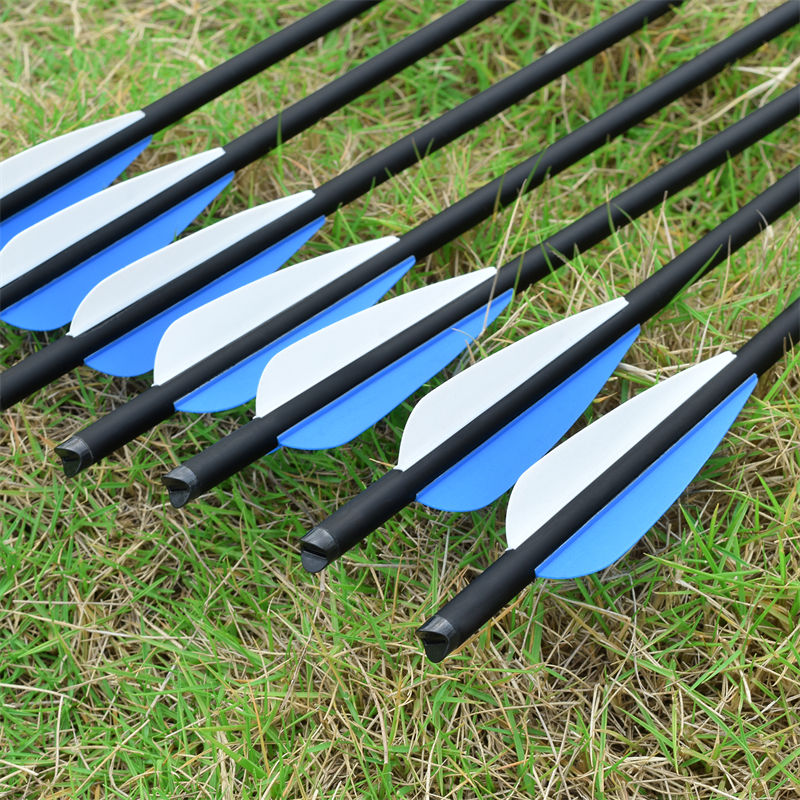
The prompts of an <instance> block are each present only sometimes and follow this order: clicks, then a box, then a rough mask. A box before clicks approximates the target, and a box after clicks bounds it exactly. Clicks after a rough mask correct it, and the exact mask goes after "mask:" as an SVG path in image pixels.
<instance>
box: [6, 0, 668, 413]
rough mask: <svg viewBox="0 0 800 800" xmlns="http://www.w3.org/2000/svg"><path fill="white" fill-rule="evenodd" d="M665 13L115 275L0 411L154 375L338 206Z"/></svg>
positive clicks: (613, 28) (601, 28) (563, 56)
mask: <svg viewBox="0 0 800 800" xmlns="http://www.w3.org/2000/svg"><path fill="white" fill-rule="evenodd" d="M670 6H671V3H670V2H669V1H668V0H659V2H652V0H642V1H640V2H638V3H635V4H634V5H632V6H630V7H629V8H627V9H625V10H624V11H621V12H620V13H619V14H616V15H614V16H612V17H611V18H609V19H608V20H605V21H604V22H602V23H600V24H599V25H597V26H595V27H594V28H592V29H590V30H588V31H586V32H585V33H583V34H581V35H580V36H578V37H576V38H575V39H573V40H571V41H569V42H566V43H564V44H563V45H561V46H560V47H558V48H557V49H555V50H553V51H551V52H549V53H547V54H546V55H545V56H543V57H542V58H540V59H538V60H536V61H534V62H533V63H532V64H530V65H528V66H527V67H524V68H523V69H521V70H519V71H518V72H516V73H515V74H513V75H511V76H509V77H507V78H505V79H504V80H501V81H499V82H498V83H497V84H495V85H494V86H492V87H490V88H489V89H486V90H485V91H483V92H481V93H479V94H478V95H476V96H474V97H473V98H471V99H470V100H467V101H466V102H464V103H462V104H460V105H458V106H456V107H455V108H453V109H451V110H450V111H448V112H446V113H445V114H443V115H442V116H441V117H439V118H437V119H435V120H433V121H431V122H429V123H427V124H426V125H423V126H422V127H421V128H420V129H418V130H417V131H415V132H413V133H410V134H408V135H407V136H405V137H403V138H401V139H400V140H398V141H397V142H395V143H394V144H392V145H390V146H389V147H387V148H385V149H384V150H382V151H380V152H378V153H376V154H375V155H373V156H371V157H369V158H367V159H366V160H364V161H362V162H361V163H360V164H357V165H356V166H354V167H352V168H351V169H349V170H347V171H346V172H344V173H342V174H341V175H339V176H337V177H336V178H333V180H331V181H328V183H326V184H324V185H322V186H320V187H318V188H317V189H315V190H314V191H313V192H304V193H299V194H297V195H293V196H291V197H287V198H283V199H281V200H277V201H274V202H273V203H267V204H265V205H264V206H261V207H260V208H261V209H262V210H261V211H256V210H250V211H246V212H243V214H240V215H238V217H239V218H240V219H242V220H245V219H247V220H248V222H247V223H245V222H244V221H243V222H241V223H238V222H230V223H228V222H225V223H222V222H221V223H217V224H216V225H213V226H211V227H210V228H209V229H208V233H206V232H205V231H202V232H200V233H197V234H194V235H193V236H189V237H186V238H185V239H182V240H180V241H178V242H175V243H173V244H171V245H168V246H167V247H166V248H162V249H161V250H158V251H156V252H155V253H152V254H150V255H148V256H145V257H144V258H142V259H140V260H139V261H137V262H134V263H133V264H130V265H129V266H127V267H125V268H123V269H121V270H119V271H117V272H116V273H114V275H112V276H109V277H108V278H106V279H105V280H104V281H101V282H100V283H99V284H98V285H97V286H96V287H95V288H94V289H93V290H92V291H90V292H89V293H88V294H87V295H86V297H84V299H83V300H82V301H81V303H80V305H79V307H78V309H77V311H76V313H75V315H74V316H73V322H72V327H71V329H70V331H69V335H67V336H64V337H62V338H61V339H59V340H57V341H56V342H53V343H51V344H49V345H48V346H46V347H44V348H43V349H42V350H39V351H38V352H37V353H35V354H34V355H32V356H30V357H28V358H26V359H25V360H23V361H22V362H20V363H19V364H16V365H14V366H12V367H11V368H10V369H8V370H7V371H6V372H4V373H3V374H2V376H0V408H9V407H10V406H11V405H13V404H14V403H16V402H18V401H19V400H21V399H23V398H24V397H26V396H28V395H29V394H30V393H31V392H33V391H35V390H36V389H39V388H41V387H43V386H46V385H47V384H48V383H49V382H50V381H52V380H54V379H55V378H57V377H58V376H59V375H63V374H65V373H66V372H67V371H69V370H70V369H73V368H74V367H76V366H77V365H79V364H80V363H81V362H82V361H84V360H85V361H86V363H87V364H89V366H91V367H93V368H95V369H99V370H103V371H105V372H109V373H111V374H115V375H125V376H132V375H138V374H142V373H145V372H147V371H148V370H150V369H152V368H153V364H154V361H155V354H156V349H157V346H158V342H159V340H160V339H161V337H162V336H163V334H164V332H165V331H166V329H167V327H168V326H169V325H170V323H172V322H173V321H174V320H176V319H177V318H178V317H180V316H181V315H183V314H185V313H187V312H188V311H190V310H192V309H194V308H197V307H199V306H201V305H203V304H204V303H206V302H209V301H210V300H212V299H214V298H216V297H219V296H221V295H223V294H225V293H226V292H228V291H230V290H232V289H235V288H237V287H239V286H242V285H244V284H246V283H248V282H249V281H252V280H254V279H256V278H259V277H262V276H264V275H266V274H268V273H270V272H272V271H274V270H275V269H277V268H278V267H279V266H280V265H281V264H282V263H283V262H284V261H286V260H287V259H288V258H289V257H290V256H291V255H292V254H293V253H294V251H295V250H297V249H298V248H299V247H301V246H302V244H303V243H304V242H305V241H306V240H307V239H308V238H309V237H310V236H311V235H313V233H314V231H316V230H317V229H318V228H319V227H320V225H322V224H323V221H324V218H325V216H326V215H328V214H330V213H333V212H334V211H335V210H336V209H337V208H338V207H339V206H340V205H342V204H344V203H347V202H350V201H351V200H354V199H355V198H357V197H359V196H360V195H362V194H364V193H366V192H369V191H370V190H371V189H372V188H373V187H374V186H376V185H378V184H380V183H382V182H384V181H386V180H388V179H389V178H390V177H391V176H392V175H396V174H398V173H399V172H401V171H402V170H403V169H405V168H406V167H408V166H411V165H412V164H415V163H417V162H418V161H419V160H420V159H421V158H423V157H425V156H426V155H429V154H430V153H433V152H435V151H436V150H438V149H439V148H441V147H444V146H445V145H446V144H448V143H449V142H451V141H453V140H454V139H456V138H458V137H459V136H461V135H462V134H464V133H466V132H467V131H469V130H471V129H472V128H474V127H476V126H477V125H480V124H481V123H483V122H485V121H487V120H488V119H491V118H492V117H493V116H495V115H496V114H499V113H500V112H501V111H503V110H504V109H506V108H508V107H509V106H511V105H513V104H514V103H517V102H519V101H521V100H522V99H524V98H525V97H527V96H528V95H529V94H530V93H532V92H534V91H536V90H538V89H540V88H542V87H543V86H546V85H547V84H548V83H549V82H551V81H552V80H554V79H556V78H557V77H559V76H560V75H563V74H564V73H565V72H567V71H568V70H570V69H572V68H573V67H575V66H577V65H579V64H581V63H583V62H584V61H586V60H588V59H589V58H591V57H593V56H594V55H597V54H598V53H600V52H602V51H603V50H604V49H606V48H607V47H609V46H610V45H611V44H613V43H615V42H617V41H619V40H621V39H623V38H624V37H625V36H627V35H629V34H630V33H632V32H634V31H635V30H637V28H639V27H640V26H641V25H642V24H643V23H644V22H645V21H649V20H651V19H653V18H654V17H655V16H658V15H659V14H663V13H665V12H666V11H667V10H669V8H670ZM262 215H263V216H262ZM259 219H260V220H261V223H260V224H256V223H257V222H258V220H259ZM250 223H253V225H252V226H251V224H250ZM212 231H213V233H212ZM234 233H235V234H236V235H233V234H234ZM194 243H196V245H197V246H195V244H194Z"/></svg>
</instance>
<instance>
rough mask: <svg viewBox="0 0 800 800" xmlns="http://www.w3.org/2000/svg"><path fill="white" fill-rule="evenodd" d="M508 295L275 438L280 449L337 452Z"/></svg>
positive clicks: (459, 345)
mask: <svg viewBox="0 0 800 800" xmlns="http://www.w3.org/2000/svg"><path fill="white" fill-rule="evenodd" d="M512 294H513V292H512V290H510V289H509V291H507V292H505V293H504V294H502V295H500V296H499V297H496V298H495V299H494V300H493V301H492V304H491V307H490V308H489V309H488V310H487V309H486V308H481V309H479V310H478V311H475V312H473V313H472V314H470V315H469V316H468V317H465V318H464V319H462V320H461V321H460V322H458V323H457V324H456V325H454V326H453V327H452V328H450V329H448V330H447V331H444V332H443V333H440V334H439V335H438V336H436V337H434V338H433V339H431V340H430V341H428V342H426V343H425V344H424V345H421V346H420V347H417V348H416V349H415V350H412V351H411V352H410V353H409V354H408V355H407V356H404V357H403V358H400V359H398V360H397V361H395V362H394V363H393V364H390V365H389V366H388V367H386V368H385V369H383V370H381V371H380V372H378V373H376V374H375V375H373V376H372V377H371V378H369V379H368V380H366V381H363V382H362V383H360V384H359V385H358V386H356V387H355V388H354V389H352V390H351V391H349V392H347V394H344V395H342V396H341V397H340V398H338V399H337V400H335V401H334V402H332V403H329V404H328V405H327V406H325V407H324V408H323V409H321V410H320V411H319V412H317V413H316V414H312V415H311V416H309V417H306V419H304V420H303V421H302V422H300V423H298V424H297V425H295V426H294V427H293V428H291V429H289V430H288V431H286V432H285V433H283V434H281V435H280V436H279V437H278V441H279V442H280V443H281V444H282V445H284V446H285V447H296V448H299V449H304V450H316V449H321V448H325V447H338V446H339V445H342V444H345V442H349V441H350V440H351V439H353V438H355V437H356V436H358V435H359V434H360V433H362V432H363V431H365V430H366V429H367V428H369V427H370V426H371V425H374V424H375V423H376V422H377V421H378V420H379V419H381V418H382V417H384V416H385V415H386V414H388V413H389V412H390V411H391V410H392V409H393V408H395V407H396V406H398V405H400V403H402V402H403V400H405V399H406V398H407V397H408V396H409V395H410V394H412V393H413V392H415V391H416V390H417V389H419V387H420V386H422V385H423V384H424V383H426V382H427V381H428V380H430V379H431V378H432V377H433V376H434V375H435V374H436V373H437V372H439V371H440V370H442V369H444V367H446V366H447V365H448V364H449V363H450V362H451V361H452V360H453V359H454V358H455V357H456V356H457V355H458V354H459V353H461V352H463V351H464V350H466V348H467V347H468V346H469V345H470V344H471V342H472V341H473V340H474V339H476V338H477V337H478V336H479V335H480V333H481V331H482V330H483V329H484V326H485V325H486V324H489V323H491V322H494V320H495V319H496V318H497V316H498V314H499V313H500V312H501V311H502V310H503V309H504V308H505V307H506V306H507V305H508V304H509V303H510V302H511V297H512Z"/></svg>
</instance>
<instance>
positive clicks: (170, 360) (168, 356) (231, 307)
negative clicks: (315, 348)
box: [153, 236, 397, 384]
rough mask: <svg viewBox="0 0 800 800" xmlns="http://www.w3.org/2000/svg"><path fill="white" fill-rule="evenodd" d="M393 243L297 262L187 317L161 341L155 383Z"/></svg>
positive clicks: (366, 244) (375, 243) (384, 240)
mask: <svg viewBox="0 0 800 800" xmlns="http://www.w3.org/2000/svg"><path fill="white" fill-rule="evenodd" d="M396 242H397V238H396V237H395V236H386V237H384V238H382V239H375V240H374V241H370V242H363V243H361V244H357V245H353V246H352V247H345V248H344V249H342V250H335V251H334V252H332V253H326V254H325V255H322V256H318V257H317V258H312V259H310V260H309V261H301V262H300V263H299V264H295V265H294V266H291V267H285V268H284V269H282V270H279V271H278V272H275V273H273V274H272V275H267V276H266V277H264V278H261V279H259V280H257V281H253V282H252V283H248V284H247V285H245V286H242V287H241V288H239V289H236V290H234V291H232V292H228V294H225V295H222V297H219V298H217V299H216V300H212V301H211V302H210V303H206V304H205V305H204V306H200V308H197V309H195V310H194V311H190V312H189V313H188V314H185V315H184V316H182V317H181V318H180V319H177V320H175V322H173V323H172V325H170V326H169V328H167V330H166V333H165V334H164V336H163V337H162V339H161V342H160V343H159V345H158V351H157V352H156V360H155V367H154V374H153V382H154V383H155V384H160V383H164V382H165V381H168V380H169V379H170V378H173V377H175V375H177V374H178V373H180V372H183V371H184V370H185V369H188V368H189V367H191V366H192V365H193V364H196V363H197V362H198V361H200V360H201V359H203V358H206V357H207V356H209V355H211V353H214V352H216V351H217V350H219V349H220V348H221V347H224V346H225V345H226V344H229V343H230V342H232V341H234V340H235V339H238V338H239V337H240V336H243V335H244V334H245V333H247V332H248V331H250V330H252V329H253V328H255V327H256V326H257V325H260V324H261V323H263V322H265V321H266V320H268V319H269V318H270V317H274V316H275V315H276V314H278V313H280V312H281V311H283V310H284V309H286V308H289V306H291V305H294V304H295V303H297V302H298V301H300V300H302V299H303V298H304V297H307V296H308V295H309V294H311V293H312V292H315V291H317V289H321V288H322V287H323V286H325V285H326V284H328V283H330V282H331V281H333V280H336V278H338V277H340V276H342V275H344V274H345V273H346V272H349V271H350V270H352V269H354V268H355V267H357V266H358V265H359V264H361V263H363V262H364V261H366V260H367V259H369V258H372V256H374V255H376V254H377V253H380V252H381V250H385V249H386V248H387V247H390V246H391V245H393V244H395V243H396Z"/></svg>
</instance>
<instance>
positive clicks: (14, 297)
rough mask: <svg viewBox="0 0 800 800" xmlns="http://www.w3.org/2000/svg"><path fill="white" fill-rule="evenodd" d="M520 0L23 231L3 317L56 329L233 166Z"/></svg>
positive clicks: (420, 35)
mask: <svg viewBox="0 0 800 800" xmlns="http://www.w3.org/2000/svg"><path fill="white" fill-rule="evenodd" d="M511 2H513V0H485V1H484V0H467V2H465V3H463V4H462V5H460V6H458V7H457V8H455V9H454V10H453V11H450V12H449V13H448V14H445V15H444V16H442V17H440V18H439V19H437V20H436V21H435V22H432V23H431V24H430V25H427V26H425V27H424V28H421V29H420V30H418V31H416V32H415V33H413V34H411V35H410V36H407V37H406V38H405V39H403V40H401V41H400V42H398V43H397V44H395V45H393V46H392V47H390V48H388V49H387V50H384V51H383V52H382V53H379V54H378V55H376V56H373V57H372V58H370V59H368V60H367V61H365V62H364V63H363V64H360V65H359V66H358V67H355V68H354V69H352V70H350V71H349V72H347V73H345V74H344V75H342V76H341V77H339V78H337V79H336V80H334V81H331V82H330V83H329V84H327V85H326V86H323V87H322V88H321V89H318V90H317V91H316V92H313V93H312V94H310V95H308V97H305V98H304V99H303V100H300V101H299V102H297V103H294V104H293V105H291V106H289V108H286V109H284V110H283V111H282V112H281V113H279V114H277V115H275V116H274V117H272V118H271V119H268V120H266V121H265V122H262V123H261V124H260V125H258V126H256V127H255V128H253V129H252V130H250V131H248V132H247V133H245V134H243V135H242V136H239V137H238V138H237V139H234V140H233V141H232V142H229V143H228V144H227V145H225V147H217V148H214V149H213V150H209V151H207V152H205V153H200V154H198V155H194V156H191V157H189V158H186V159H183V160H181V161H178V162H175V163H173V164H168V165H167V166H165V167H161V168H160V169H157V170H154V171H153V172H149V173H144V174H143V175H139V176H137V177H136V178H133V179H131V180H129V181H124V182H123V183H120V184H118V185H116V186H112V187H110V188H108V189H104V190H103V191H102V192H98V193H97V194H95V195H92V196H91V197H87V198H86V199H85V200H81V201H80V202H79V203H75V204H74V205H72V206H70V207H68V208H65V209H63V210H62V211H59V212H57V213H56V214H53V215H51V216H50V217H48V218H47V219H44V220H42V221H41V222H38V223H36V225H33V226H32V227H30V228H28V229H26V230H24V231H22V232H21V233H19V234H17V235H16V236H15V237H14V238H13V239H12V240H11V241H10V242H9V243H8V244H7V245H6V246H5V247H4V248H3V250H2V251H0V318H2V319H3V320H4V321H5V322H8V323H10V324H12V325H16V326H18V327H21V328H30V329H33V330H49V329H53V328H57V327H60V326H61V325H65V324H66V323H68V322H69V320H70V319H71V318H72V315H73V314H74V312H75V309H76V308H77V306H78V303H79V302H80V299H81V298H82V297H83V296H84V295H85V294H86V292H87V291H88V290H89V289H90V288H91V287H92V286H94V285H95V284H96V283H98V282H99V281H100V280H102V279H103V278H105V277H106V276H108V275H110V274H111V273H113V272H115V271H116V270H117V269H119V268H120V267H122V266H125V265H126V264H130V263H131V262H132V261H134V260H136V259H138V258H141V257H142V256H144V255H146V254H147V253H151V252H152V251H153V250H155V249H157V248H159V247H163V246H165V245H167V244H169V243H170V242H171V241H172V240H173V239H174V238H175V236H176V235H177V234H178V233H179V232H180V231H181V230H183V228H185V227H186V226H187V225H188V224H189V223H190V222H191V221H192V219H194V217H196V216H197V214H199V213H200V212H201V211H202V210H203V209H204V208H205V207H206V206H207V205H208V203H209V202H210V201H211V200H212V199H213V198H214V197H215V196H216V195H217V194H218V193H219V192H220V191H222V189H223V188H224V187H225V186H226V185H227V184H228V183H229V182H230V181H231V180H232V179H233V175H234V173H235V172H236V171H237V170H239V169H241V168H242V167H244V166H246V165H247V164H249V163H250V162H252V161H254V160H256V159H257V158H260V157H261V156H264V155H266V154H267V153H268V152H270V151H271V150H273V149H274V148H275V147H277V146H278V144H280V143H283V142H287V141H288V140H289V139H291V138H293V137H294V136H296V135H298V134H299V133H301V132H302V131H304V130H306V129H307V128H309V127H310V126H311V125H313V124H314V123H315V122H317V121H319V120H320V119H323V118H324V117H325V116H327V115H328V114H330V113H332V112H334V111H336V110H337V109H339V108H342V107H343V106H344V105H346V104H347V103H349V102H350V101H351V100H354V99H355V98H356V97H358V96H360V95H361V94H363V93H364V92H366V91H368V90H369V89H372V88H374V87H375V86H378V85H379V84H381V83H382V82H383V81H385V80H386V79H388V78H389V77H391V76H392V75H394V74H396V73H397V72H400V71H401V70H403V69H405V68H406V67H408V66H410V65H411V64H413V63H414V62H416V61H418V60H419V59H420V58H422V57H423V56H425V55H427V54H428V53H430V52H432V51H434V50H436V49H437V48H439V47H441V46H442V45H443V44H445V43H446V42H449V41H450V40H451V39H453V38H455V37H456V36H458V35H459V34H460V33H463V32H464V31H465V30H468V29H469V28H471V27H472V26H474V25H476V24H477V23H478V22H480V21H481V20H483V19H485V18H486V17H488V16H490V15H491V14H493V13H495V12H497V11H499V10H500V9H502V8H504V7H506V6H508V5H510V4H511Z"/></svg>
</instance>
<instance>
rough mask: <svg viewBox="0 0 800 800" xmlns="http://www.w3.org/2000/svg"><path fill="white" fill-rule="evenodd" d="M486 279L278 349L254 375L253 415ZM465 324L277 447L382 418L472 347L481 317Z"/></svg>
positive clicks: (392, 303)
mask: <svg viewBox="0 0 800 800" xmlns="http://www.w3.org/2000/svg"><path fill="white" fill-rule="evenodd" d="M494 273H495V270H494V268H492V267H490V268H488V269H483V270H478V271H476V272H474V273H470V274H468V275H462V276H460V277H457V278H451V279H450V280H447V281H442V282H440V283H437V284H433V285H431V286H426V287H424V288H422V289H418V290H416V291H414V292H409V293H407V294H404V295H401V296H399V297H395V298H393V299H391V300H388V301H386V302H384V303H381V304H380V305H378V306H375V307H374V308H369V309H367V310H365V311H361V312H360V313H358V314H355V315H353V316H352V317H348V318H347V319H344V320H342V321H341V322H338V323H336V324H335V325H331V326H330V327H328V328H326V329H325V330H324V331H319V332H318V333H315V334H313V335H311V336H307V337H306V338H304V339H303V340H302V341H300V342H297V343H296V344H294V345H292V346H291V347H287V348H285V349H284V350H282V351H281V352H280V353H279V354H278V355H276V356H275V357H274V358H273V359H272V360H271V361H270V362H269V363H268V365H267V368H266V369H265V370H264V373H263V375H262V376H261V381H260V382H259V387H258V394H257V396H256V416H258V417H261V416H264V415H265V414H268V413H269V412H270V411H272V410H273V409H276V408H278V407H280V406H281V405H283V404H284V403H285V402H288V401H290V400H291V399H292V398H293V397H296V396H297V395H299V394H301V393H303V392H305V391H307V390H309V389H311V388H312V387H313V386H315V385H316V384H317V383H319V382H320V381H322V380H324V379H325V378H326V377H328V376H330V375H332V374H334V373H336V372H338V371H339V370H342V369H344V368H346V367H347V366H348V365H349V364H350V363H351V362H353V361H355V360H357V359H358V358H359V357H360V356H362V355H364V354H366V353H367V352H369V351H370V350H373V349H374V348H376V347H378V346H379V345H380V344H382V343H383V342H386V341H388V340H389V339H391V338H392V337H394V336H395V335H397V334H398V333H401V332H402V331H404V330H406V329H407V328H409V327H411V326H413V325H414V324H416V323H417V322H418V321H419V320H420V319H422V318H424V317H425V316H427V315H428V314H430V313H432V312H433V311H435V310H436V309H438V308H441V307H442V306H444V305H446V304H447V303H449V302H450V301H452V300H453V299H455V298H456V297H458V296H460V295H462V294H464V293H466V292H468V291H469V290H470V289H472V288H473V287H474V286H477V285H478V284H479V283H483V282H484V281H486V280H491V278H492V276H493V275H494ZM508 294H509V296H508V297H506V298H498V299H497V301H496V302H495V303H493V305H492V309H491V311H490V312H489V319H490V320H491V319H494V316H496V315H497V314H499V313H500V311H501V310H502V308H503V307H504V306H505V304H506V303H507V302H508V301H509V300H510V293H508ZM472 317H474V318H473V319H471V320H470V321H469V323H468V325H467V326H466V329H463V330H462V329H461V328H460V327H459V328H455V327H454V328H453V329H452V330H451V331H447V332H445V335H444V336H443V337H437V339H436V340H434V341H433V342H430V343H427V344H426V345H425V346H423V347H422V348H419V349H418V350H417V351H414V352H412V353H411V354H409V356H408V358H404V359H401V360H400V361H399V362H396V363H395V364H392V365H390V367H389V368H387V369H385V370H382V371H381V372H379V373H377V374H375V375H373V376H372V377H371V378H370V379H369V380H368V381H365V382H363V383H362V384H360V385H359V386H357V387H355V389H353V390H351V391H349V392H347V393H346V394H345V395H343V396H342V397H340V398H339V399H338V400H336V401H335V402H334V403H332V404H329V405H328V406H326V407H325V408H323V409H321V411H320V412H318V413H317V414H314V415H312V416H311V417H308V418H306V419H305V420H303V421H302V422H301V423H300V424H299V425H296V426H294V427H293V428H292V429H291V430H289V431H287V432H285V433H284V434H283V435H282V436H281V437H280V441H281V443H282V444H284V445H287V446H292V447H302V448H317V447H332V446H335V445H336V444H342V443H343V442H346V441H349V440H350V439H352V438H353V436H356V435H358V434H359V433H361V432H362V431H363V430H365V429H366V428H368V427H369V426H370V425H372V424H373V423H374V422H375V421H376V420H377V419H380V418H381V417H382V416H384V415H385V414H386V413H388V411H390V410H391V409H392V408H394V407H395V406H396V405H397V404H398V403H399V402H400V401H402V400H403V399H404V398H405V397H407V396H408V395H409V394H410V393H411V392H413V391H414V390H415V389H417V388H418V387H419V386H420V385H421V383H424V382H425V380H427V379H428V378H429V377H430V376H431V375H432V374H435V373H436V372H438V371H439V370H440V369H441V368H442V367H443V366H445V365H446V364H447V363H448V362H449V361H451V360H452V359H453V358H454V357H455V356H456V355H458V353H459V352H461V351H462V350H463V349H464V348H465V347H466V346H467V345H468V344H469V343H470V342H471V341H472V339H473V338H474V337H475V336H476V335H477V334H478V333H479V332H480V331H481V330H482V329H483V325H484V321H485V320H486V318H487V310H486V309H481V310H480V312H478V313H476V314H474V315H472Z"/></svg>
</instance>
